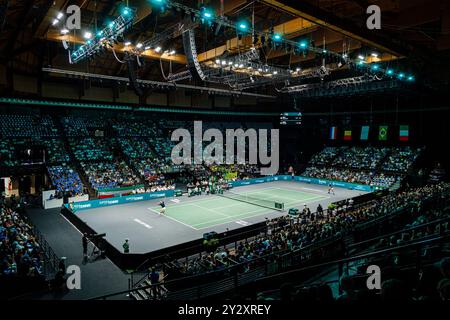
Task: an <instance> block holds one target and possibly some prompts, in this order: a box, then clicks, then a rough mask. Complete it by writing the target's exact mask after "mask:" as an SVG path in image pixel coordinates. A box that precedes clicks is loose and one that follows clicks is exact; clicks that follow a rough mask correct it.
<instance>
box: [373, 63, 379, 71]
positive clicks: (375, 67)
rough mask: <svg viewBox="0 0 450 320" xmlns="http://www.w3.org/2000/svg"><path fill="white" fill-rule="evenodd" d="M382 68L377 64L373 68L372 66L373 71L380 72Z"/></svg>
mask: <svg viewBox="0 0 450 320" xmlns="http://www.w3.org/2000/svg"><path fill="white" fill-rule="evenodd" d="M379 68H380V67H379V66H378V65H377V64H374V65H373V66H372V70H375V71H376V70H378V69H379Z"/></svg>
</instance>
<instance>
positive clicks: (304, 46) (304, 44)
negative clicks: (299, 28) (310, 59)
mask: <svg viewBox="0 0 450 320" xmlns="http://www.w3.org/2000/svg"><path fill="white" fill-rule="evenodd" d="M307 46H308V43H307V42H306V41H305V40H302V41H300V48H303V49H304V48H306V47H307Z"/></svg>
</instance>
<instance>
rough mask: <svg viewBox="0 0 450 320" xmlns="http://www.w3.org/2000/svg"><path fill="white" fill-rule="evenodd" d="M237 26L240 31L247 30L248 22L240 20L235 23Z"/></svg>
mask: <svg viewBox="0 0 450 320" xmlns="http://www.w3.org/2000/svg"><path fill="white" fill-rule="evenodd" d="M237 27H238V29H239V30H240V31H247V30H248V23H247V22H246V21H240V22H238V23H237Z"/></svg>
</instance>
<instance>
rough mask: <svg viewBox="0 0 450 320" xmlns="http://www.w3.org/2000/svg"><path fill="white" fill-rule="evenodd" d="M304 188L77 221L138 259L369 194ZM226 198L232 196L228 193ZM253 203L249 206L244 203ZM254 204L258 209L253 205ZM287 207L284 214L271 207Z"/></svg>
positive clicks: (171, 202) (193, 200) (200, 199)
mask: <svg viewBox="0 0 450 320" xmlns="http://www.w3.org/2000/svg"><path fill="white" fill-rule="evenodd" d="M327 191H328V187H327V186H318V185H309V184H305V183H299V182H286V181H282V182H281V181H276V182H269V183H263V184H258V185H250V186H244V187H238V188H235V189H234V190H232V192H233V194H238V195H239V200H237V199H230V198H227V197H224V196H219V195H202V196H194V197H190V198H188V197H186V196H183V197H178V198H166V199H165V203H166V213H165V214H164V215H161V214H160V209H161V207H160V206H159V205H158V203H159V200H155V201H142V202H137V203H132V204H124V205H117V206H111V207H104V208H95V209H90V210H84V211H79V212H77V213H76V215H77V216H78V217H79V218H81V219H82V220H83V221H84V222H85V223H87V224H88V225H89V226H90V227H91V228H92V229H94V230H95V231H96V232H97V233H106V240H107V241H108V242H110V243H111V244H112V245H114V246H115V247H116V248H118V249H119V250H121V247H122V244H123V241H124V239H126V238H128V239H129V242H130V250H131V252H133V253H144V252H150V251H154V250H159V249H162V248H166V247H169V246H173V245H177V244H180V243H183V242H186V241H191V240H195V239H198V238H201V237H202V236H203V234H204V233H206V232H209V231H216V232H218V233H219V232H224V231H226V230H227V229H229V230H233V229H237V228H241V227H243V226H249V225H251V224H254V223H258V222H261V221H264V220H265V219H266V218H269V219H271V218H274V217H277V216H281V215H285V214H286V213H287V211H288V210H289V209H290V208H299V209H300V210H301V209H302V208H303V206H304V204H307V205H308V207H309V208H310V209H311V211H315V210H316V208H317V206H318V205H319V204H321V205H322V207H324V208H326V207H327V206H328V204H329V203H331V202H335V201H339V200H343V199H348V198H351V197H355V196H358V195H361V194H364V193H365V192H362V191H355V190H348V189H340V188H335V195H330V194H328V192H327ZM225 196H227V193H225ZM245 198H248V199H246V200H242V199H245ZM246 201H249V202H254V203H256V204H254V203H248V202H246ZM275 202H278V203H283V204H284V211H283V210H276V209H275V208H274V207H273V208H271V207H269V203H275Z"/></svg>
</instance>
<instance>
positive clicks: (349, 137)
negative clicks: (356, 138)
mask: <svg viewBox="0 0 450 320" xmlns="http://www.w3.org/2000/svg"><path fill="white" fill-rule="evenodd" d="M344 140H346V141H350V140H352V130H345V131H344Z"/></svg>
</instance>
